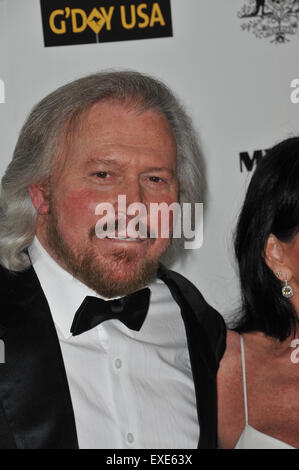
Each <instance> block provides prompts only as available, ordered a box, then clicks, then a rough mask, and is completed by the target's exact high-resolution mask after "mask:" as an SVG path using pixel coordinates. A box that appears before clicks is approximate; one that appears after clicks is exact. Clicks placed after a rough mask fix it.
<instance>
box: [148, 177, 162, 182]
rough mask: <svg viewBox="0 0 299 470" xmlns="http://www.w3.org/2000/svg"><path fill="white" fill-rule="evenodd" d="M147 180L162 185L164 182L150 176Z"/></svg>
mask: <svg viewBox="0 0 299 470" xmlns="http://www.w3.org/2000/svg"><path fill="white" fill-rule="evenodd" d="M149 180H150V181H152V182H153V183H162V182H163V181H164V180H163V179H162V178H160V176H150V177H149Z"/></svg>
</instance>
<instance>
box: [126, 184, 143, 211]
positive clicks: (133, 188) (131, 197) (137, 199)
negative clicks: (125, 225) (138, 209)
mask: <svg viewBox="0 0 299 470" xmlns="http://www.w3.org/2000/svg"><path fill="white" fill-rule="evenodd" d="M124 194H125V195H126V202H127V207H129V205H130V204H134V203H144V202H145V200H144V194H143V190H142V187H141V184H140V182H139V181H130V182H129V183H128V184H127V186H126V188H125V192H124Z"/></svg>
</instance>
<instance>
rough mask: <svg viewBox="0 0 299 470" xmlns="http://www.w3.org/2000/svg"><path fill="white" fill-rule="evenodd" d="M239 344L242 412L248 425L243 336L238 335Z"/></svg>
mask: <svg viewBox="0 0 299 470" xmlns="http://www.w3.org/2000/svg"><path fill="white" fill-rule="evenodd" d="M240 344H241V359H242V374H243V397H244V412H245V422H246V425H248V408H247V387H246V368H245V350H244V340H243V336H242V335H240Z"/></svg>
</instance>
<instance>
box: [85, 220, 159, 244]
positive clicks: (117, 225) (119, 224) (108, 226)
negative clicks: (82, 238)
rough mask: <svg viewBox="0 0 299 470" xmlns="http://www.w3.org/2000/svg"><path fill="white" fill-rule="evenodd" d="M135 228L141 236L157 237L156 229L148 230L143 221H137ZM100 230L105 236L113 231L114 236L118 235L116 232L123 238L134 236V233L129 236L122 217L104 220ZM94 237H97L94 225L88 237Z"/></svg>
mask: <svg viewBox="0 0 299 470" xmlns="http://www.w3.org/2000/svg"><path fill="white" fill-rule="evenodd" d="M128 223H129V221H128ZM135 230H136V231H137V232H138V233H141V234H142V237H141V238H150V239H152V240H153V241H154V240H155V239H156V238H157V233H156V231H155V232H153V230H150V229H149V227H148V226H147V225H145V224H144V223H142V222H141V221H139V222H138V224H136V228H135ZM102 231H103V232H104V233H106V234H107V236H109V234H110V233H111V234H112V233H113V235H114V236H118V234H119V233H120V234H121V236H120V238H123V237H124V236H125V237H127V238H136V235H135V236H132V237H130V233H128V231H127V222H126V221H125V220H123V219H116V220H115V221H113V222H109V223H108V222H105V223H104V224H103V226H102ZM95 237H96V238H99V237H97V234H96V228H95V226H94V227H92V228H91V229H90V231H89V238H90V239H93V238H95Z"/></svg>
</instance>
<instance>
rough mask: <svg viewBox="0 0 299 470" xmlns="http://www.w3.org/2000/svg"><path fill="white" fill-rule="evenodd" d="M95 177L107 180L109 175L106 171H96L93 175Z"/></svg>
mask: <svg viewBox="0 0 299 470" xmlns="http://www.w3.org/2000/svg"><path fill="white" fill-rule="evenodd" d="M95 176H96V177H97V178H101V179H106V178H108V176H109V173H108V172H107V171H97V172H96V173H95Z"/></svg>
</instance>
